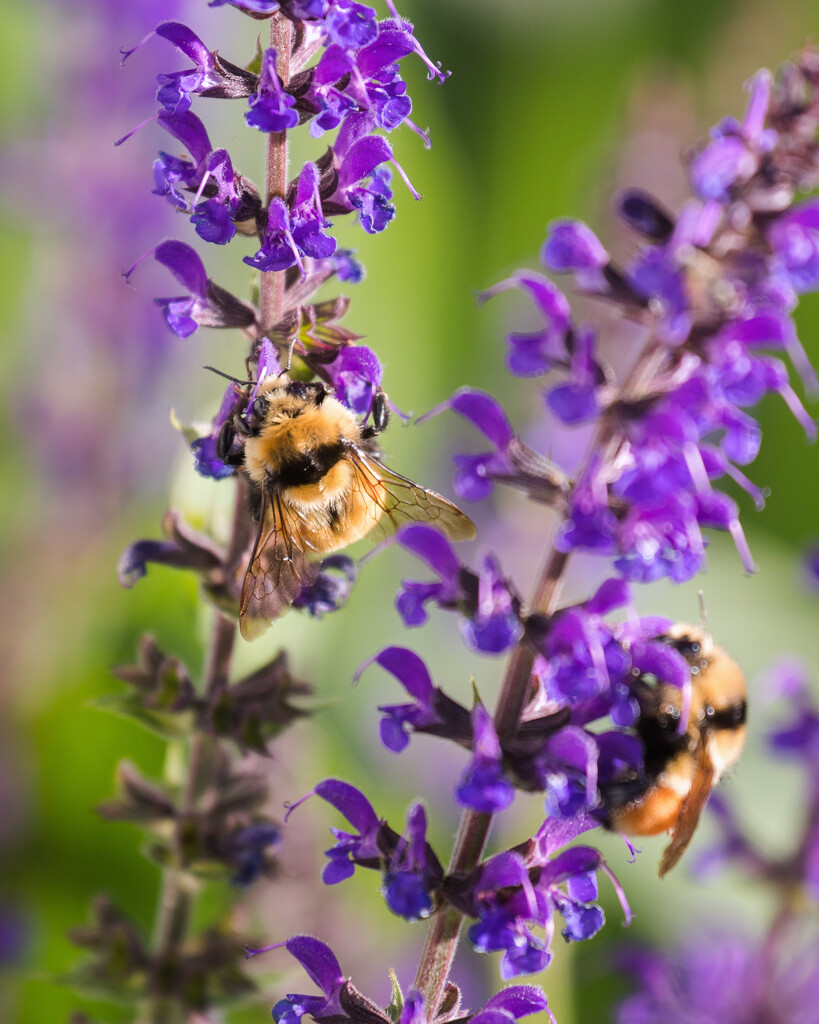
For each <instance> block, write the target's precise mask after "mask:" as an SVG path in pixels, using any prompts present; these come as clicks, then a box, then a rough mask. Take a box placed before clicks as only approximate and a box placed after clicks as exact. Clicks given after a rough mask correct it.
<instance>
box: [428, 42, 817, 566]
mask: <svg viewBox="0 0 819 1024" xmlns="http://www.w3.org/2000/svg"><path fill="white" fill-rule="evenodd" d="M818 85H819V65H818V64H817V58H816V53H815V51H813V50H806V51H805V52H804V53H803V54H802V56H801V58H800V60H799V62H798V63H797V64H794V65H789V66H788V67H786V68H785V69H784V70H783V72H782V74H781V76H780V78H779V79H778V80H777V81H776V82H774V81H773V80H772V77H771V75H770V73H769V72H767V71H761V72H759V74H757V75H756V76H755V77H754V78H753V79H752V81H751V82H750V86H749V87H750V93H751V95H750V100H749V104H748V110H747V112H746V114H745V117H744V119H743V121H742V122H741V123H737V122H735V121H732V120H730V119H729V120H726V121H724V122H721V124H720V125H719V126H717V128H715V129H714V131H713V132H712V137H711V139H710V141H709V142H708V143H706V144H705V145H704V146H702V147H700V148H699V149H698V150H697V151H696V152H695V153H694V154H693V155H692V156H691V157H690V158H689V172H690V177H691V183H692V186H693V189H694V192H695V193H696V198H693V199H691V200H690V201H689V202H687V203H686V204H685V206H684V207H683V208H682V209H681V210H680V211H679V212H678V213H677V214H676V215H673V214H671V213H670V212H668V211H667V210H665V209H663V208H662V206H661V205H660V204H659V203H658V202H657V201H656V200H655V199H653V198H652V197H651V196H649V195H647V194H646V193H644V192H640V191H637V190H626V191H624V192H622V193H621V194H620V195H619V196H618V197H617V201H616V209H617V212H618V213H619V215H620V217H621V218H622V220H623V221H624V222H625V223H626V224H627V225H628V226H629V227H630V228H631V229H632V230H634V231H635V232H636V233H637V234H638V235H639V236H641V237H642V240H643V243H642V246H641V248H640V249H639V250H638V252H637V254H636V255H635V256H634V257H633V259H632V260H631V261H630V262H629V263H628V264H627V265H626V266H623V267H620V266H618V265H616V263H615V262H614V261H613V260H612V258H611V257H610V255H609V253H608V252H607V251H606V248H605V247H604V245H603V244H602V242H600V240H599V239H598V238H597V237H596V235H595V234H594V233H593V232H592V231H591V229H590V228H588V227H587V226H586V225H585V224H583V223H581V222H578V221H571V220H564V221H559V222H556V223H555V224H553V225H552V226H551V228H550V230H549V233H548V237H547V239H546V242H545V244H544V246H543V251H542V259H543V263H544V265H545V266H546V268H547V269H548V270H550V271H552V272H554V273H557V274H566V273H568V274H571V275H573V278H574V281H575V284H576V286H577V288H578V289H579V290H580V291H582V292H583V293H585V294H590V295H593V296H595V297H596V298H598V299H599V300H601V301H603V302H607V303H609V304H613V305H615V306H617V307H619V309H620V310H621V311H622V313H623V314H624V315H625V316H628V318H629V319H630V320H631V321H633V322H637V323H639V324H641V325H642V327H643V329H644V331H645V334H646V336H647V337H648V339H649V340H648V343H647V344H646V347H645V350H644V352H643V354H642V355H641V357H640V358H639V359H638V360H637V361H636V362H635V363H634V365H633V367H632V369H631V372H630V373H629V375H628V378H627V380H626V381H625V382H624V383H622V384H618V383H617V382H616V380H615V378H614V375H613V373H612V371H611V369H610V367H609V366H608V365H607V363H606V360H605V355H604V352H603V350H602V346H601V344H600V339H599V338H598V334H597V331H596V330H595V328H594V326H592V325H590V324H587V323H576V322H575V321H574V320H573V318H572V313H571V308H570V305H569V302H568V301H567V299H566V297H565V296H564V294H563V293H562V292H561V291H560V290H559V289H558V288H557V287H556V286H555V285H554V284H553V283H552V282H551V281H550V280H549V279H547V278H546V277H544V276H543V275H540V274H537V273H534V272H530V271H521V272H519V273H517V274H515V275H513V276H512V277H510V278H508V279H507V280H504V281H502V282H501V283H500V284H498V285H496V286H495V287H494V288H492V289H490V290H489V291H488V292H486V293H485V297H487V298H488V297H490V296H493V295H496V294H497V293H498V292H500V291H503V290H507V289H522V290H523V291H524V292H525V293H526V294H527V295H528V296H529V297H530V299H531V300H532V301H533V303H534V305H535V307H536V310H537V312H538V315H539V316H540V318H542V321H543V327H542V328H541V329H540V330H538V331H535V332H532V333H528V334H520V333H513V334H511V335H510V336H509V339H508V342H509V349H508V354H507V362H508V366H509V369H510V370H511V372H512V373H514V374H516V375H518V376H524V377H541V376H546V377H547V381H548V382H547V386H546V388H545V392H544V397H545V401H546V404H547V406H548V407H549V409H550V411H551V413H552V415H553V416H554V417H555V418H556V419H557V420H558V421H560V422H562V423H564V424H567V425H569V426H571V425H575V424H584V423H591V424H596V426H597V433H596V441H595V444H594V445H593V447H592V450H591V454H590V456H589V457H588V458H587V460H586V461H585V462H584V463H583V464H582V465H581V467H580V468H579V470H578V471H577V475H576V477H575V479H574V481H573V482H572V484H571V486H570V487H567V486H566V485H565V483H564V481H563V480H562V479H561V477H560V476H559V475H558V474H557V473H556V471H555V468H554V467H552V466H551V465H547V466H545V467H544V468H543V469H541V470H540V471H538V470H537V468H535V475H536V476H540V477H541V478H542V481H543V483H542V489H541V493H542V494H544V495H545V500H547V501H549V503H550V504H552V505H553V506H554V507H556V508H558V509H559V511H560V512H561V514H562V515H563V517H564V521H563V524H562V527H561V530H560V534H559V537H558V540H557V545H558V547H559V548H560V549H561V550H563V551H565V552H569V551H573V550H587V551H593V552H596V553H598V554H601V555H604V556H610V557H613V559H614V566H615V568H616V569H617V570H618V572H620V573H621V574H622V575H623V577H625V578H626V579H629V580H633V581H640V582H648V581H651V580H655V579H658V578H660V577H663V576H666V577H668V578H670V579H672V580H674V581H676V582H681V581H683V580H687V579H690V578H691V577H692V576H694V575H695V574H696V573H697V572H699V571H700V569H701V568H702V567H703V564H704V559H705V546H706V545H705V541H704V539H703V536H702V528H703V527H710V528H714V529H720V530H726V531H728V532H729V533H730V534H731V536H732V537H733V539H734V541H735V543H736V545H737V548H738V550H739V553H740V556H741V559H742V564H743V565H744V567H745V569H746V570H747V571H752V570H753V569H754V563H753V560H752V558H751V554H750V551H749V550H748V547H747V544H746V542H745V538H744V534H743V531H742V528H741V526H740V522H739V513H738V508H737V505H736V503H735V502H734V500H733V499H732V498H731V497H729V496H728V495H727V494H726V493H724V491H723V490H722V489H720V488H721V487H722V486H723V485H724V482H725V481H733V483H734V484H736V485H738V486H739V487H740V488H741V489H743V490H745V491H747V492H748V493H749V494H750V495H751V497H752V498H753V500H754V502H755V503H756V504H757V506H761V505H762V504H763V503H764V499H763V494H762V491H761V490H760V489H759V488H757V487H756V486H755V485H753V484H752V483H751V482H750V481H749V480H748V479H747V477H746V476H745V474H744V472H743V470H742V468H741V467H744V466H747V465H748V464H749V463H750V462H752V461H753V460H754V458H755V457H756V455H757V453H758V451H759V447H760V442H761V430H760V427H759V424H758V423H757V421H756V420H755V419H754V418H753V417H752V416H751V414H750V413H749V411H748V410H749V409H750V408H751V407H752V406H755V405H757V404H758V403H759V401H760V400H761V399H762V398H763V397H764V396H765V395H766V394H769V393H771V392H775V393H777V394H779V395H780V396H781V397H782V398H783V399H784V401H785V402H786V403H787V404H788V406H789V408H790V409H791V410H792V412H793V413H794V415H795V416H796V418H797V420H798V421H799V422H800V423H801V424H802V426H803V428H804V430H805V433H806V434H807V436H808V438H809V439H811V440H813V439H814V438H815V437H816V427H815V424H814V423H813V421H812V420H811V419H810V417H809V416H808V414H807V413H806V412H805V410H804V408H803V407H802V405H801V403H800V401H799V399H798V398H797V396H796V393H795V392H794V390H793V388H792V386H791V384H790V382H789V375H788V371H787V369H786V366H785V364H784V363H783V361H782V359H781V358H780V357H779V356H778V355H771V354H768V353H769V352H774V353H784V354H787V355H788V356H789V357H790V359H791V361H792V363H793V365H794V367H795V368H796V370H797V371H798V373H799V374H800V375H801V377H802V380H803V382H804V384H805V386H806V387H807V388H808V390H810V391H814V392H815V391H816V388H817V382H816V377H815V374H814V373H813V370H812V369H811V367H810V366H809V364H808V362H807V359H806V357H805V354H804V351H803V349H802V347H801V345H800V344H799V341H798V338H797V334H796V328H795V325H794V321H793V318H792V313H793V309H794V307H795V306H796V303H797V299H798V295H799V294H800V293H802V292H805V291H808V290H815V289H816V288H817V287H818V286H819V255H818V254H819V205H818V204H817V201H816V200H815V199H799V198H798V194H799V193H800V192H803V191H809V190H810V189H812V188H814V187H815V186H816V183H817V180H819V175H818V174H817V166H816V145H815V141H814V138H815V132H816V127H817V124H819V93H818V92H817V86H818ZM479 401H480V402H481V403H482V405H481V406H480V407H479V405H478V402H479ZM448 405H449V406H450V407H452V408H453V409H455V411H457V412H459V413H461V414H462V415H464V416H466V417H467V418H469V419H470V420H471V421H472V422H473V423H474V424H475V425H476V426H478V427H479V429H480V430H481V431H482V432H483V433H484V434H485V435H486V437H487V438H489V440H490V441H491V442H492V446H493V447H492V450H491V451H490V452H489V453H487V454H485V455H480V456H458V458H457V460H456V461H457V465H458V470H457V473H456V477H455V487H456V490H457V492H458V493H459V494H460V495H461V496H463V497H465V498H467V499H469V500H477V499H480V498H482V497H485V496H486V495H487V494H488V493H489V492H490V491H491V488H492V483H493V481H500V482H503V483H507V484H512V485H514V486H518V487H522V488H523V489H525V490H528V491H529V492H530V493H537V490H536V489H535V490H534V491H533V488H532V483H531V479H530V477H531V475H532V470H533V462H532V460H531V459H530V460H528V461H527V462H525V463H524V464H523V465H519V462H520V457H519V448H520V442H519V440H518V439H517V438H516V436H515V434H514V432H513V430H512V428H511V426H510V425H509V423H508V420H507V419H506V417H505V414H504V413H503V411H502V410H501V409H500V407H499V406H498V405H497V403H496V402H494V400H492V399H491V398H490V397H489V396H486V395H480V396H476V395H475V394H474V393H466V394H465V393H463V392H462V393H459V394H458V395H456V396H454V397H453V399H451V400H450V402H449V403H448Z"/></svg>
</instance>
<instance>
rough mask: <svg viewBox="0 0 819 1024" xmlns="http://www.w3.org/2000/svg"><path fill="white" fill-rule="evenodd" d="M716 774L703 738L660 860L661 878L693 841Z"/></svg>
mask: <svg viewBox="0 0 819 1024" xmlns="http://www.w3.org/2000/svg"><path fill="white" fill-rule="evenodd" d="M714 775H715V773H714V765H713V762H712V761H711V758H710V756H709V754H708V749H707V745H706V744H705V743H704V742H702V740H701V741H700V745H699V751H698V752H697V767H696V770H695V772H694V777H693V779H692V780H691V788H690V789H689V791H688V796H687V797H686V798H685V800H683V803H682V807H680V813H679V816H678V817H677V821H676V823H675V825H674V828H673V830H672V832H671V842H670V843H669V844H668V846H667V847H666V848H665V852H664V853H663V859H662V860H661V861H660V878H662V877H663V875H665V874H667V873H668V872H669V871H670V870H671V869H672V868H673V867H674V865H675V864H676V863H677V861H678V860H679V859H680V857H682V855H683V854H684V853H685V851H686V848H687V847H688V844H689V843H690V842H691V837H692V836H693V835H694V830H695V829H696V827H697V822H698V821H699V820H700V814H702V809H703V807H705V805H706V803H707V802H708V797H709V796H710V795H711V790H712V789H713V787H714Z"/></svg>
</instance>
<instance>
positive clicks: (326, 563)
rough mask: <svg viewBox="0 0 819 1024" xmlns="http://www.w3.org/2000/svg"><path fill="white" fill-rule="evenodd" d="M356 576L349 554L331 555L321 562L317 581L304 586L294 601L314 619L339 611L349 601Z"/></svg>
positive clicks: (353, 563)
mask: <svg viewBox="0 0 819 1024" xmlns="http://www.w3.org/2000/svg"><path fill="white" fill-rule="evenodd" d="M355 578H356V566H355V562H354V561H353V560H352V558H350V557H349V556H348V555H330V556H329V557H328V558H325V559H323V560H322V562H321V566H320V568H319V571H318V575H317V576H316V579H315V582H313V583H311V584H308V585H307V586H306V587H304V588H303V589H302V591H301V593H300V594H299V596H298V597H297V598H296V599H295V600H294V601H293V607H294V608H301V609H303V610H304V611H306V612H307V613H308V614H309V615H311V616H312V617H313V618H314V619H320V618H322V616H324V615H327V614H329V613H330V612H335V611H338V609H339V608H342V607H343V606H344V605H345V604H346V603H347V598H348V597H349V595H350V591H351V590H352V587H353V584H354V583H355Z"/></svg>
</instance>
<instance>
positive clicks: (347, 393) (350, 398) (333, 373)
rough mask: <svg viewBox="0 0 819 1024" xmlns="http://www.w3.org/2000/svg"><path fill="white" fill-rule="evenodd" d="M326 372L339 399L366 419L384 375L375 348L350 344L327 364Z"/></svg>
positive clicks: (357, 414)
mask: <svg viewBox="0 0 819 1024" xmlns="http://www.w3.org/2000/svg"><path fill="white" fill-rule="evenodd" d="M325 372H326V375H327V379H328V381H329V382H330V383H331V384H332V386H333V389H334V394H335V397H336V398H337V399H338V400H339V402H341V404H342V405H345V406H346V407H347V408H348V409H350V410H352V412H354V413H355V414H356V416H358V417H360V418H363V419H364V420H366V419H367V417H368V416H369V415H370V413H371V412H372V408H373V402H374V400H375V396H376V395H377V394H378V393H379V391H380V390H381V380H382V377H383V370H382V368H381V362H380V361H379V359H378V356H377V355H376V354H375V352H373V350H372V349H371V348H367V346H366V345H347V346H346V347H345V348H343V349H341V351H340V352H339V353H338V355H337V357H336V358H335V359H334V360H333V361H332V363H329V364H328V365H327V366H326V367H325Z"/></svg>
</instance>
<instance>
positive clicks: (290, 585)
mask: <svg viewBox="0 0 819 1024" xmlns="http://www.w3.org/2000/svg"><path fill="white" fill-rule="evenodd" d="M317 574H318V566H317V565H316V564H314V563H313V562H310V561H309V560H308V559H307V557H306V555H305V553H304V551H303V550H302V548H301V546H300V543H299V522H298V517H297V515H296V513H295V512H294V511H293V510H292V509H291V508H289V507H288V506H287V505H286V504H285V503H284V502H283V501H282V500H281V497H280V496H279V495H278V494H276V493H274V492H273V491H271V490H269V489H268V488H265V489H264V490H263V492H262V507H261V512H260V516H259V532H258V534H257V535H256V543H255V544H254V545H253V552H252V554H251V556H250V562H249V564H248V567H247V572H246V573H245V579H244V583H243V584H242V600H241V604H240V605H239V627H240V629H241V631H242V636H243V637H244V638H245V640H256V639H257V638H258V637H260V636H261V635H262V633H264V631H265V630H266V629H267V627H268V626H269V625H270V623H271V621H272V620H273V619H276V618H278V617H279V616H280V615H283V614H284V612H286V611H287V609H288V608H289V607H290V605H291V604H292V603H293V602H294V601H295V599H296V598H297V597H298V596H299V594H300V593H301V591H302V588H303V587H305V586H307V585H308V584H310V583H313V582H315V579H316V576H317Z"/></svg>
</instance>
